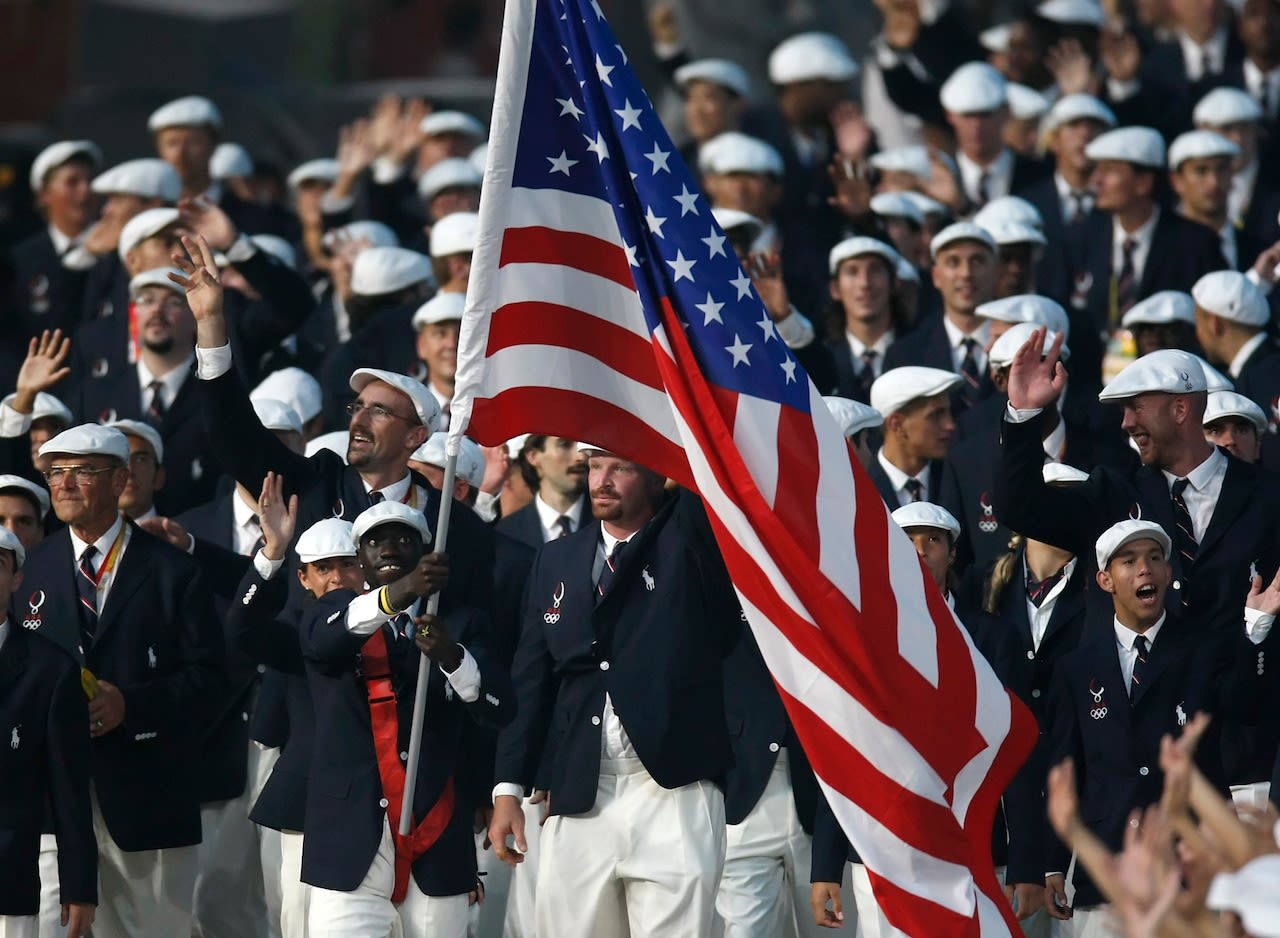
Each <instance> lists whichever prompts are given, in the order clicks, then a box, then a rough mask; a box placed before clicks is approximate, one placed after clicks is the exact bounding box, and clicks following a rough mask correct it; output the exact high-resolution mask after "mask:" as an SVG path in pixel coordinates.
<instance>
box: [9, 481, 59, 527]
mask: <svg viewBox="0 0 1280 938" xmlns="http://www.w3.org/2000/svg"><path fill="white" fill-rule="evenodd" d="M5 489H22V490H23V491H24V492H28V493H30V495H31V497H32V498H34V499H35V500H36V503H37V504H38V505H39V506H40V520H41V521H43V520H44V516H45V515H47V514H48V513H49V491H48V490H47V489H46V488H45V487H44V486H42V485H36V484H35V483H34V482H32V481H31V480H30V479H24V478H23V477H22V476H15V475H9V474H5V475H0V493H2V492H4V490H5Z"/></svg>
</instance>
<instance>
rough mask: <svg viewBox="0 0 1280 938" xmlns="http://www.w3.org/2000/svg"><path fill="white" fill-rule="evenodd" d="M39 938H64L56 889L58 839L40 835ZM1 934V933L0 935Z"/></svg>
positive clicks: (50, 835) (58, 892)
mask: <svg viewBox="0 0 1280 938" xmlns="http://www.w3.org/2000/svg"><path fill="white" fill-rule="evenodd" d="M37 925H38V928H39V934H40V938H64V935H65V934H66V930H65V929H64V928H63V927H62V898H61V893H60V890H59V889H58V838H56V837H55V836H53V834H41V835H40V915H39V919H38V922H37ZM0 934H3V933H0Z"/></svg>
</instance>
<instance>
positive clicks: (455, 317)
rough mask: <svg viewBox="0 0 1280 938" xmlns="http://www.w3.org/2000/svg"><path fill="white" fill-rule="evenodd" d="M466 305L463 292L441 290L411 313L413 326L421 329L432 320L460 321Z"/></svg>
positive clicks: (465, 297) (432, 321)
mask: <svg viewBox="0 0 1280 938" xmlns="http://www.w3.org/2000/svg"><path fill="white" fill-rule="evenodd" d="M466 307H467V295H466V294H465V293H453V292H445V291H441V292H440V293H437V294H436V295H435V296H433V297H432V298H431V299H429V300H427V301H426V302H425V303H423V304H422V305H421V306H419V307H418V311H417V312H416V313H414V314H413V328H414V329H417V330H421V329H422V327H423V326H427V325H430V324H431V323H434V322H460V321H461V320H462V311H463V310H464V309H466Z"/></svg>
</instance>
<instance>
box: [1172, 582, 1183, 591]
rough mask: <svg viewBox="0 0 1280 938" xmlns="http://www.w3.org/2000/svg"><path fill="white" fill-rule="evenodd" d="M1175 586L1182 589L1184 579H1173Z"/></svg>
mask: <svg viewBox="0 0 1280 938" xmlns="http://www.w3.org/2000/svg"><path fill="white" fill-rule="evenodd" d="M1173 588H1174V589H1176V590H1180V589H1182V581H1181V580H1174V581H1173Z"/></svg>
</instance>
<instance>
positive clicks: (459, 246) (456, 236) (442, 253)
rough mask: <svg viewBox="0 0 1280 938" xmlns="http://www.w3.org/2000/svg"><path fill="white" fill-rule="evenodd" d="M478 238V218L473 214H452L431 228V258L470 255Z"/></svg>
mask: <svg viewBox="0 0 1280 938" xmlns="http://www.w3.org/2000/svg"><path fill="white" fill-rule="evenodd" d="M479 238H480V216H479V215H478V214H476V213H475V212H454V213H453V214H452V215H446V216H445V217H444V218H442V219H440V220H439V221H438V222H436V223H435V224H434V225H432V226H431V247H430V250H431V256H432V257H448V256H449V255H450V254H470V253H471V252H472V251H474V250H475V249H476V241H478V240H479Z"/></svg>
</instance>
